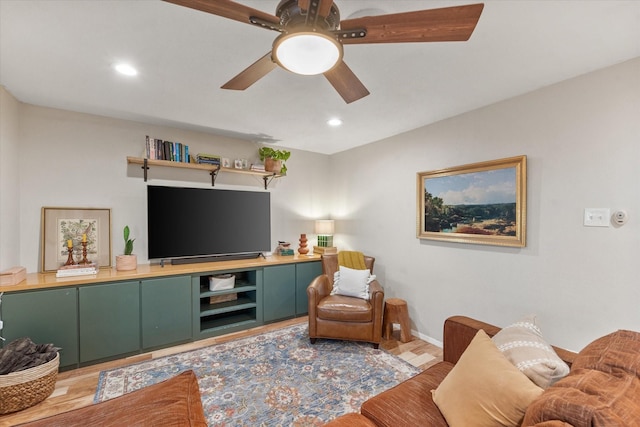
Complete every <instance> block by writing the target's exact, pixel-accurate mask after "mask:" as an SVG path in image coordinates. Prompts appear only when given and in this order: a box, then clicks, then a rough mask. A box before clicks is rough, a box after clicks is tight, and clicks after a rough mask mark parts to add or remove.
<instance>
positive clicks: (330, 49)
mask: <svg viewBox="0 0 640 427" xmlns="http://www.w3.org/2000/svg"><path fill="white" fill-rule="evenodd" d="M342 53H343V49H342V45H341V44H340V42H338V41H337V40H336V39H335V38H334V37H332V36H330V35H327V34H324V33H322V32H313V31H299V32H293V33H286V34H282V35H280V36H278V38H276V40H275V42H274V43H273V59H275V60H276V62H277V63H278V64H280V65H281V66H282V67H284V68H285V69H287V70H289V71H291V72H293V73H296V74H302V75H306V76H311V75H316V74H322V73H324V72H325V71H329V70H330V69H331V68H333V67H334V66H335V65H336V64H337V63H338V61H340V60H341V59H342Z"/></svg>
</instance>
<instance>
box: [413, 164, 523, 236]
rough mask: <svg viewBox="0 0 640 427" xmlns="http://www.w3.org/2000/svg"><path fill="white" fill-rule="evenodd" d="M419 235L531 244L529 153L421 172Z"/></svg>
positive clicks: (418, 177) (419, 184)
mask: <svg viewBox="0 0 640 427" xmlns="http://www.w3.org/2000/svg"><path fill="white" fill-rule="evenodd" d="M416 188H417V200H416V206H417V218H416V223H417V237H418V238H419V239H431V240H442V241H449V242H459V243H476V244H484V245H497V246H515V247H524V246H525V245H526V211H527V157H526V156H517V157H510V158H505V159H499V160H491V161H487V162H481V163H473V164H468V165H463V166H455V167H451V168H447V169H441V170H435V171H428V172H419V173H418V174H417V183H416Z"/></svg>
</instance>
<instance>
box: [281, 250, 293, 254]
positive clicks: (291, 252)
mask: <svg viewBox="0 0 640 427" xmlns="http://www.w3.org/2000/svg"><path fill="white" fill-rule="evenodd" d="M280 255H282V256H291V255H293V249H281V250H280Z"/></svg>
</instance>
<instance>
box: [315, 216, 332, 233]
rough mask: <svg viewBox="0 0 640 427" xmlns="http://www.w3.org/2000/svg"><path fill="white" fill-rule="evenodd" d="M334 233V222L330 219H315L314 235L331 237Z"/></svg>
mask: <svg viewBox="0 0 640 427" xmlns="http://www.w3.org/2000/svg"><path fill="white" fill-rule="evenodd" d="M334 231H335V225H334V221H333V220H332V219H317V220H316V234H319V235H324V236H332V235H333V233H334Z"/></svg>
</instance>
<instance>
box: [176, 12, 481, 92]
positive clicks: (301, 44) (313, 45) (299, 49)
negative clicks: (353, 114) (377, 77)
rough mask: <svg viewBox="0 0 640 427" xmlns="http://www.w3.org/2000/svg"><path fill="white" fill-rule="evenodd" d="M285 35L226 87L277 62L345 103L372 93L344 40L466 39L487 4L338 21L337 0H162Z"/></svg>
mask: <svg viewBox="0 0 640 427" xmlns="http://www.w3.org/2000/svg"><path fill="white" fill-rule="evenodd" d="M164 1H166V2H169V3H174V4H177V5H181V6H185V7H189V8H191V9H196V10H200V11H202V12H207V13H212V14H214V15H218V16H222V17H224V18H228V19H233V20H236V21H240V22H244V23H246V24H251V25H256V26H259V27H262V28H265V29H268V30H273V31H277V32H279V33H281V34H280V35H279V36H278V37H276V39H275V41H274V42H273V49H272V51H271V52H269V53H267V54H266V55H264V56H263V57H262V58H260V59H258V60H257V61H256V62H254V63H253V64H251V65H250V66H249V67H248V68H246V69H245V70H244V71H242V72H241V73H240V74H238V75H237V76H235V77H234V78H232V79H231V80H229V81H228V82H227V83H225V84H224V85H223V86H222V89H234V90H245V89H246V88H248V87H249V86H251V85H252V84H254V83H255V82H257V81H258V80H260V79H261V78H262V77H264V76H265V75H267V74H268V73H269V72H270V71H272V70H273V69H274V68H276V67H277V66H281V67H282V68H284V69H286V70H289V71H291V72H294V73H297V74H305V75H315V74H324V76H325V77H326V78H327V80H329V83H331V85H332V86H333V87H334V88H335V90H336V91H337V92H338V93H339V94H340V96H342V98H343V99H344V100H345V102H346V103H351V102H353V101H357V100H358V99H360V98H363V97H365V96H367V95H369V91H368V90H367V88H366V87H365V86H364V85H363V84H362V82H361V81H360V80H359V79H358V77H356V75H355V74H354V73H353V71H351V69H350V68H349V67H348V66H347V64H346V63H345V62H344V61H343V60H342V56H343V48H342V46H343V45H345V44H367V43H407V42H446V41H466V40H468V39H469V37H471V34H472V33H473V30H474V29H475V27H476V24H477V23H478V19H480V14H481V13H482V9H483V7H484V4H482V3H478V4H471V5H466V6H453V7H444V8H439V9H430V10H419V11H415V12H403V13H395V14H389V15H379V16H365V17H362V18H354V19H346V20H343V21H341V20H340V12H339V10H338V7H337V6H336V5H335V3H334V2H333V0H281V1H280V3H279V4H278V6H277V8H276V14H275V15H271V14H269V13H265V12H262V11H260V10H257V9H253V8H251V7H248V6H245V5H242V4H240V3H236V2H234V1H231V0H164Z"/></svg>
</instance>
